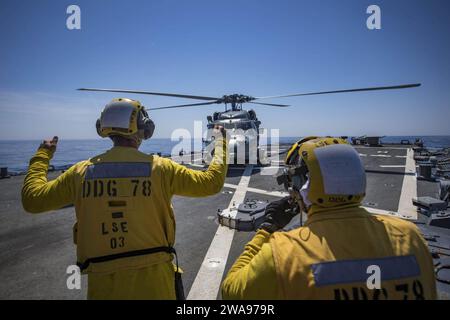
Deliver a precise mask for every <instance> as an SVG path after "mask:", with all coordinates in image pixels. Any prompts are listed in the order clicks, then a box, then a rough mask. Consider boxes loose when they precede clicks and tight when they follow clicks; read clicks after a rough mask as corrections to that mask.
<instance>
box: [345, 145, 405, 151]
mask: <svg viewBox="0 0 450 320" xmlns="http://www.w3.org/2000/svg"><path fill="white" fill-rule="evenodd" d="M353 148H355V149H361V150H364V149H365V150H369V149H376V148H382V149H386V150H406V149H407V147H404V148H402V147H385V146H382V147H359V146H356V147H355V146H353Z"/></svg>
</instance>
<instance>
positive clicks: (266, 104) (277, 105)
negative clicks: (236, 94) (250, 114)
mask: <svg viewBox="0 0 450 320" xmlns="http://www.w3.org/2000/svg"><path fill="white" fill-rule="evenodd" d="M249 103H253V104H260V105H263V106H272V107H280V108H286V107H290V105H289V104H276V103H262V102H254V101H252V102H249Z"/></svg>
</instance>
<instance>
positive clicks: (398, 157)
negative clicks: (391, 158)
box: [395, 156, 406, 158]
mask: <svg viewBox="0 0 450 320" xmlns="http://www.w3.org/2000/svg"><path fill="white" fill-rule="evenodd" d="M395 157H396V158H406V156H395Z"/></svg>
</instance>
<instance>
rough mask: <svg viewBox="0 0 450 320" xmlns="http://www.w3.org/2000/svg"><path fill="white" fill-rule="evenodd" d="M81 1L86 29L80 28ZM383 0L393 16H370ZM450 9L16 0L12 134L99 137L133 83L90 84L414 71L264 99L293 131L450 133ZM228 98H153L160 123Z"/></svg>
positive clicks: (268, 111)
mask: <svg viewBox="0 0 450 320" xmlns="http://www.w3.org/2000/svg"><path fill="white" fill-rule="evenodd" d="M70 4H77V5H79V6H80V8H81V30H72V31H70V30H68V29H67V28H66V18H67V16H68V15H67V14H66V8H67V6H69V5H70ZM371 4H377V5H379V6H380V8H381V19H382V20H381V23H382V29H381V30H372V31H371V30H368V29H367V27H366V19H367V17H368V15H367V14H366V8H367V7H368V6H369V5H371ZM449 14H450V2H449V1H446V0H441V1H439V0H431V1H425V0H421V1H410V0H396V1H374V0H371V1H365V0H342V1H337V0H336V1H324V0H323V1H314V0H308V1H294V0H293V1H285V0H282V1H275V0H270V1H269V0H263V1H261V0H246V1H237V0H236V1H231V0H229V1H211V0H210V1H206V0H190V1H175V0H166V1H162V0H161V1H110V0H109V1H106V0H101V1H100V0H95V1H93V0H90V1H76V0H71V1H51V0H48V1H45V0H41V1H22V0H19V1H18V0H15V1H13V0H2V1H1V2H0V38H1V43H2V44H1V46H0V70H1V71H0V114H1V115H0V139H41V138H44V137H47V136H53V135H59V136H60V137H61V138H71V139H73V138H95V137H96V133H95V128H94V123H95V120H96V118H97V117H98V115H99V113H100V111H101V109H102V107H103V105H104V104H105V103H106V102H108V101H109V100H110V99H111V98H113V97H117V96H123V95H121V94H109V93H88V92H78V91H75V89H76V88H79V87H107V88H129V89H141V90H150V91H163V92H175V93H187V94H198V95H208V96H222V95H223V94H230V93H235V92H237V93H244V94H249V95H253V96H266V95H277V94H289V93H295V92H303V91H316V90H333V89H341V88H350V87H364V86H371V85H391V84H398V83H413V82H421V83H422V84H423V85H422V87H420V88H418V89H409V90H402V91H386V92H372V93H355V94H339V95H328V96H312V97H298V98H287V99H277V100H273V102H279V103H289V104H292V105H293V107H291V108H286V109H277V108H270V107H263V106H261V107H259V106H255V107H254V108H255V110H256V111H257V114H258V117H259V118H260V120H262V122H263V126H264V127H266V128H278V129H280V133H281V135H282V136H304V135H309V134H316V135H357V134H379V135H439V134H450V126H449V125H448V119H450V105H449V101H450V90H449V89H450V75H449V71H450V59H449V57H450V44H449V39H450V37H448V33H449V31H450V19H448V15H449ZM129 97H131V98H138V99H139V100H141V101H142V102H143V103H144V105H146V106H147V107H152V106H153V107H156V106H164V105H173V104H178V103H184V102H187V103H189V102H195V101H193V100H183V99H174V98H163V97H153V96H138V95H129ZM267 102H269V101H267ZM249 107H250V106H249ZM215 109H217V106H215V105H214V106H205V107H195V108H190V109H176V110H169V111H167V110H163V111H154V112H151V113H150V114H151V116H152V118H153V119H154V121H155V122H156V124H157V129H156V132H155V136H156V137H160V138H161V137H170V135H171V132H172V131H173V130H174V129H176V128H186V129H188V130H191V131H192V130H193V123H194V121H195V120H203V121H205V119H206V116H207V115H208V114H211V113H212V112H214V111H215Z"/></svg>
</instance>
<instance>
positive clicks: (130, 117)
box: [95, 98, 155, 140]
mask: <svg viewBox="0 0 450 320" xmlns="http://www.w3.org/2000/svg"><path fill="white" fill-rule="evenodd" d="M95 127H96V129H97V133H98V135H99V136H100V137H102V138H105V137H108V136H112V135H120V136H125V137H127V136H132V135H135V134H137V135H138V137H139V138H140V139H144V140H146V139H149V138H150V137H151V136H152V135H153V132H154V131H155V124H154V122H153V121H152V120H151V119H150V118H149V116H148V114H147V111H145V108H144V106H143V105H142V104H141V103H140V102H139V101H137V100H132V99H127V98H118V99H113V100H112V101H111V102H110V103H108V104H107V105H106V106H105V108H104V109H103V111H102V113H101V115H100V118H99V119H97V122H96V124H95Z"/></svg>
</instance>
